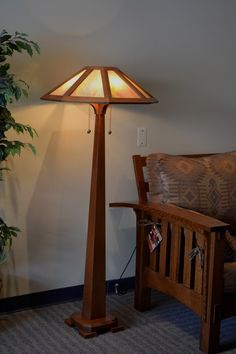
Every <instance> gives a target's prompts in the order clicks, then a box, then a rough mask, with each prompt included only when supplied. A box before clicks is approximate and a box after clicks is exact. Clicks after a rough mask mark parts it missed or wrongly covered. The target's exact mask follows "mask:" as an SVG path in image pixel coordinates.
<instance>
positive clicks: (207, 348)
mask: <svg viewBox="0 0 236 354" xmlns="http://www.w3.org/2000/svg"><path fill="white" fill-rule="evenodd" d="M210 317H211V316H210ZM220 323H221V321H220V320H216V321H214V322H213V320H211V321H204V320H202V322H201V330H200V350H201V351H203V353H206V354H215V353H218V352H219V342H220Z"/></svg>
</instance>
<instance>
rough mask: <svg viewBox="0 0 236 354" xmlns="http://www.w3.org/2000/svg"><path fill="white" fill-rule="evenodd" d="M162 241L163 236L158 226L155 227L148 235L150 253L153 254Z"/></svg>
mask: <svg viewBox="0 0 236 354" xmlns="http://www.w3.org/2000/svg"><path fill="white" fill-rule="evenodd" d="M161 241H162V235H161V232H160V230H159V228H158V227H157V226H156V224H154V225H153V227H152V229H151V231H150V232H149V234H148V246H149V250H150V252H153V251H154V250H155V249H156V248H157V246H158V245H159V243H160V242H161Z"/></svg>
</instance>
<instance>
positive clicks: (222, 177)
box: [146, 152, 236, 293]
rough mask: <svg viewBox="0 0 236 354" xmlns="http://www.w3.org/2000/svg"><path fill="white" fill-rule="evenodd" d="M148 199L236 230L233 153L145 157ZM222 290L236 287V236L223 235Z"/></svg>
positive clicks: (235, 154) (235, 173)
mask: <svg viewBox="0 0 236 354" xmlns="http://www.w3.org/2000/svg"><path fill="white" fill-rule="evenodd" d="M146 165H147V178H148V182H149V194H150V200H151V201H152V202H154V203H155V202H159V203H172V204H175V205H178V206H180V207H183V208H187V209H191V210H195V211H197V212H200V213H203V214H205V215H209V216H212V217H215V218H217V219H220V220H222V221H224V222H227V223H229V224H230V225H232V231H233V232H235V230H236V227H235V225H236V152H228V153H222V154H216V155H209V156H204V157H199V158H196V157H194V158H191V157H184V156H180V155H168V154H163V153H156V154H151V155H149V156H147V159H146ZM225 238H226V244H225V262H226V263H225V266H224V291H225V292H227V293H231V292H235V290H236V237H235V236H232V235H231V233H230V232H229V231H227V232H226V235H225Z"/></svg>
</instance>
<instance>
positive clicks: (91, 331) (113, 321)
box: [65, 312, 124, 338]
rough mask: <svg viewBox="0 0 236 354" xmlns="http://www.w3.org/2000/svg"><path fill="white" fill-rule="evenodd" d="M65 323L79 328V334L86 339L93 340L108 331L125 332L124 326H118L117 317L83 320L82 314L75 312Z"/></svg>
mask: <svg viewBox="0 0 236 354" xmlns="http://www.w3.org/2000/svg"><path fill="white" fill-rule="evenodd" d="M65 323H66V324H68V325H69V326H71V327H78V330H79V334H80V335H81V336H82V337H84V338H92V337H95V336H97V335H98V334H101V333H104V332H107V331H111V332H118V331H122V330H124V327H123V326H118V320H117V318H116V317H111V316H106V317H102V318H96V319H94V320H88V319H86V318H83V317H82V314H81V313H80V312H74V313H73V314H72V315H71V316H70V317H69V318H68V319H66V320H65Z"/></svg>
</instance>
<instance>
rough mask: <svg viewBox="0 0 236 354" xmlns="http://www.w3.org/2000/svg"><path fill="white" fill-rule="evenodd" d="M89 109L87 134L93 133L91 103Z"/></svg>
mask: <svg viewBox="0 0 236 354" xmlns="http://www.w3.org/2000/svg"><path fill="white" fill-rule="evenodd" d="M88 109H89V111H88V129H87V134H90V133H91V128H90V123H91V116H90V112H91V107H90V104H89V108H88Z"/></svg>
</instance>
